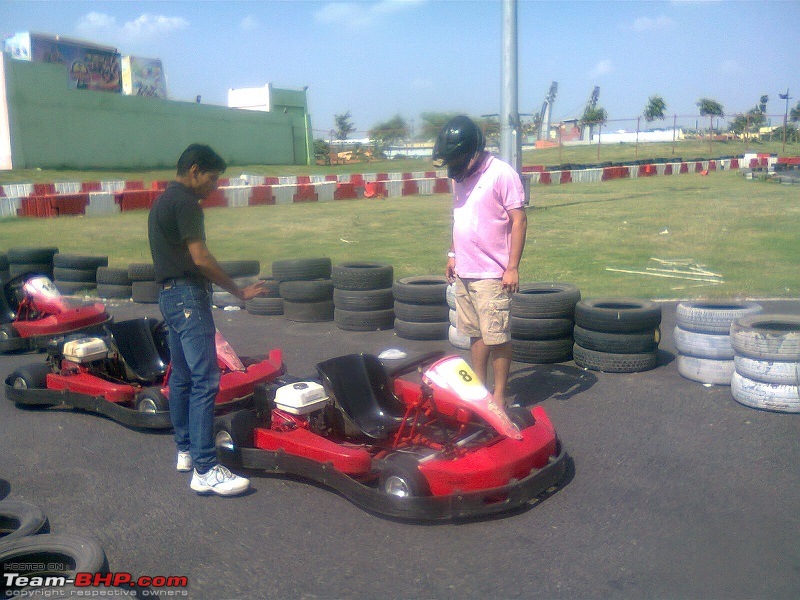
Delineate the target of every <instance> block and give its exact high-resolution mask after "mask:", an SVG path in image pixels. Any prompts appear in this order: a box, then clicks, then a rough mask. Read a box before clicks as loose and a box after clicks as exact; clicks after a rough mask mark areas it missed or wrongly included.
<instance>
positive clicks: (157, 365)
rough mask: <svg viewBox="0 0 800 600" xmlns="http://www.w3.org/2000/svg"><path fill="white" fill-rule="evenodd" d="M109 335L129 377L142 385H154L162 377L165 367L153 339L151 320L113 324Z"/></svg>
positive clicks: (165, 370) (134, 320)
mask: <svg viewBox="0 0 800 600" xmlns="http://www.w3.org/2000/svg"><path fill="white" fill-rule="evenodd" d="M111 334H112V336H113V337H114V345H115V346H116V347H117V350H118V351H119V354H120V358H122V361H123V363H125V367H126V371H127V372H128V374H129V375H130V376H132V377H134V378H135V379H138V380H139V381H141V382H143V383H156V382H158V381H160V380H161V378H163V377H164V374H165V373H166V372H167V365H166V363H164V361H163V360H162V358H161V355H160V354H159V352H158V348H157V347H156V343H155V340H154V339H153V332H152V328H151V319H147V318H143V319H131V320H129V321H117V322H114V323H112V324H111Z"/></svg>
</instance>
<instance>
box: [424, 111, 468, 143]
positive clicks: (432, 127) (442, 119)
mask: <svg viewBox="0 0 800 600" xmlns="http://www.w3.org/2000/svg"><path fill="white" fill-rule="evenodd" d="M458 114H459V113H448V112H424V113H421V114H420V115H419V116H420V118H421V119H422V131H420V139H425V140H435V139H436V136H438V135H439V132H440V131H441V130H442V127H444V126H445V124H447V122H448V121H449V120H450V119H452V118H453V117H455V116H457V115H458Z"/></svg>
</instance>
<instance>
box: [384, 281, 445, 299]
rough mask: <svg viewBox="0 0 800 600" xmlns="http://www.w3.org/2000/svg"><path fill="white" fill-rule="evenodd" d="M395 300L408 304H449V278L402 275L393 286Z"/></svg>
mask: <svg viewBox="0 0 800 600" xmlns="http://www.w3.org/2000/svg"><path fill="white" fill-rule="evenodd" d="M392 292H393V294H394V299H395V301H399V302H406V303H408V304H444V305H446V304H447V297H446V292H447V279H446V278H445V277H444V276H441V277H439V276H436V275H423V276H416V277H402V278H401V279H398V280H397V281H395V282H394V285H393V286H392Z"/></svg>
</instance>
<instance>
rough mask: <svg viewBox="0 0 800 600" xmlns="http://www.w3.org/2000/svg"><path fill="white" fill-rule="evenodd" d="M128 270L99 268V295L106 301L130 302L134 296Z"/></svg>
mask: <svg viewBox="0 0 800 600" xmlns="http://www.w3.org/2000/svg"><path fill="white" fill-rule="evenodd" d="M131 283H132V282H131V278H130V277H129V276H128V269H115V268H112V267H98V268H97V295H98V296H99V297H100V298H104V299H106V300H110V299H119V300H130V299H131V296H132V295H133V290H132V289H131Z"/></svg>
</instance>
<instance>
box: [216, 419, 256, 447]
mask: <svg viewBox="0 0 800 600" xmlns="http://www.w3.org/2000/svg"><path fill="white" fill-rule="evenodd" d="M258 426H259V422H258V417H257V416H256V411H255V410H253V409H249V408H248V409H245V410H237V411H235V412H231V413H227V414H224V415H222V416H219V417H217V418H216V419H214V446H215V448H216V449H217V453H219V452H220V451H223V452H224V451H229V452H234V453H237V451H238V450H239V449H240V448H252V447H253V442H254V441H253V431H254V430H255V428H256V427H258Z"/></svg>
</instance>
